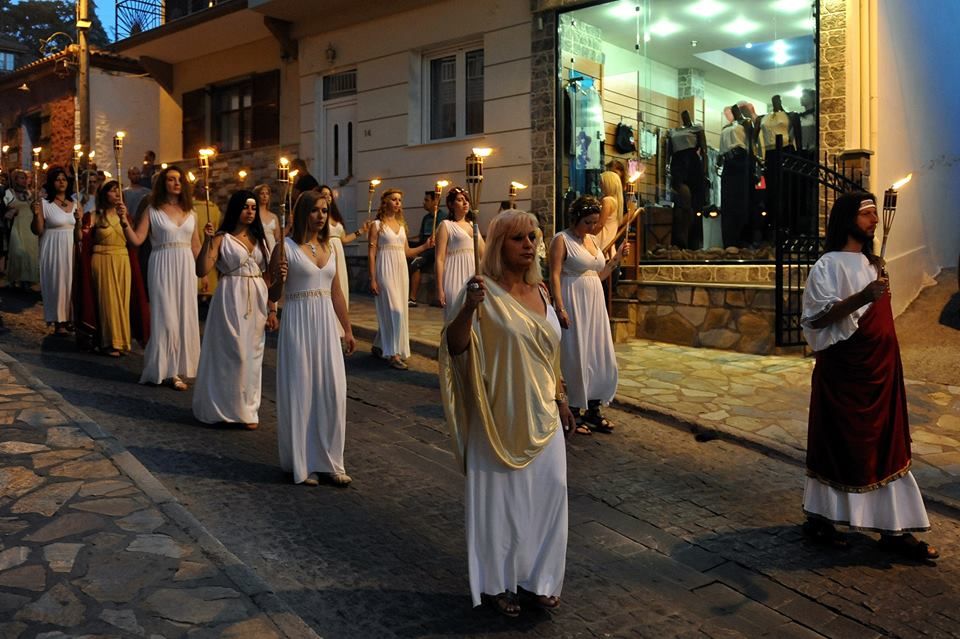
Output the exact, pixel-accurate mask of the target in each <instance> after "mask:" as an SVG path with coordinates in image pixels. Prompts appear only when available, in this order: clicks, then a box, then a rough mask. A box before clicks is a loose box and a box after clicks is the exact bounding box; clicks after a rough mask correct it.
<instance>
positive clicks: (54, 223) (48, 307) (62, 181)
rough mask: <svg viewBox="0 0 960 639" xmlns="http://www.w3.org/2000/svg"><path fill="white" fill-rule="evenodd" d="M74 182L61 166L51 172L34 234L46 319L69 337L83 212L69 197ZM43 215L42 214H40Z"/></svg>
mask: <svg viewBox="0 0 960 639" xmlns="http://www.w3.org/2000/svg"><path fill="white" fill-rule="evenodd" d="M69 188H70V180H69V178H67V172H66V171H64V170H63V169H62V168H60V167H59V166H56V167H53V168H51V169H50V170H49V171H48V172H47V183H46V186H45V189H46V192H47V196H46V198H45V199H43V200H41V201H40V203H39V205H40V207H41V210H40V211H38V210H37V207H35V208H34V215H33V222H32V224H31V227H30V230H31V231H33V232H34V233H35V234H36V235H39V236H40V260H39V262H40V293H41V295H42V296H43V319H44V321H45V322H46V323H47V324H52V325H53V326H54V331H55V334H56V335H66V334H67V332H68V327H69V326H70V318H71V317H72V315H73V312H72V311H73V309H72V302H73V297H72V290H73V260H74V252H75V251H74V239H75V237H74V236H75V235H76V233H75V232H76V231H78V229H79V225H78V223H79V221H80V212H79V211H78V210H77V205H76V203H75V202H74V201H73V200H71V199H70V196H69ZM38 213H39V214H38Z"/></svg>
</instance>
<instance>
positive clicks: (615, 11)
mask: <svg viewBox="0 0 960 639" xmlns="http://www.w3.org/2000/svg"><path fill="white" fill-rule="evenodd" d="M638 11H640V3H639V2H637V0H620V2H618V3H617V4H615V5H613V6H612V7H610V8H609V9H607V13H608V14H609V15H610V16H612V17H614V18H621V19H627V18H635V17H636V16H637V12H638Z"/></svg>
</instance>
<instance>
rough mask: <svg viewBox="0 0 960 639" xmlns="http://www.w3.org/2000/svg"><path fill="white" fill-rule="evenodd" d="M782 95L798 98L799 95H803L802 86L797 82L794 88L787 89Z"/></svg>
mask: <svg viewBox="0 0 960 639" xmlns="http://www.w3.org/2000/svg"><path fill="white" fill-rule="evenodd" d="M784 95H786V96H787V97H790V98H796V99H797V100H799V99H800V98H801V97H803V87H802V86H800V85H799V84H798V85H797V86H796V88H794V89H793V90H792V91H787V92H786V93H785V94H784Z"/></svg>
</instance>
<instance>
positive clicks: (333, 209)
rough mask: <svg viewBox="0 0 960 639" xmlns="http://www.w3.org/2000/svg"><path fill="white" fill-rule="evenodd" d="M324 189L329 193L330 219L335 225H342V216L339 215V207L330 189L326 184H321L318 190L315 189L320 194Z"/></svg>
mask: <svg viewBox="0 0 960 639" xmlns="http://www.w3.org/2000/svg"><path fill="white" fill-rule="evenodd" d="M324 189H326V190H328V191H330V212H329V215H330V218H331V219H332V220H333V221H334V222H336V223H337V224H343V216H342V215H340V207H338V206H337V200H336V198H335V197H333V189H331V188H330V187H329V186H327V185H326V184H321V185H320V188H319V189H317V191H319V192H320V193H323V190H324Z"/></svg>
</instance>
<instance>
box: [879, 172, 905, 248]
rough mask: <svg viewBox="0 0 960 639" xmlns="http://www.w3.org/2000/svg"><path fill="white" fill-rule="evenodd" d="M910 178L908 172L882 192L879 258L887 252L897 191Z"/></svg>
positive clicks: (895, 209) (895, 211)
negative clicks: (881, 232)
mask: <svg viewBox="0 0 960 639" xmlns="http://www.w3.org/2000/svg"><path fill="white" fill-rule="evenodd" d="M911 179H913V173H908V174H907V177H905V178H902V179H899V180H897V181H896V182H894V183H893V184H892V185H890V188H889V189H887V190H886V191H884V192H883V241H882V242H881V243H880V257H881V258H883V257H884V256H885V254H886V252H887V238H889V237H890V229H892V228H893V218H894V217H896V215H897V191H898V190H900V189H901V188H903V187H904V186H905V185H906V184H907V182H909V181H910V180H911Z"/></svg>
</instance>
